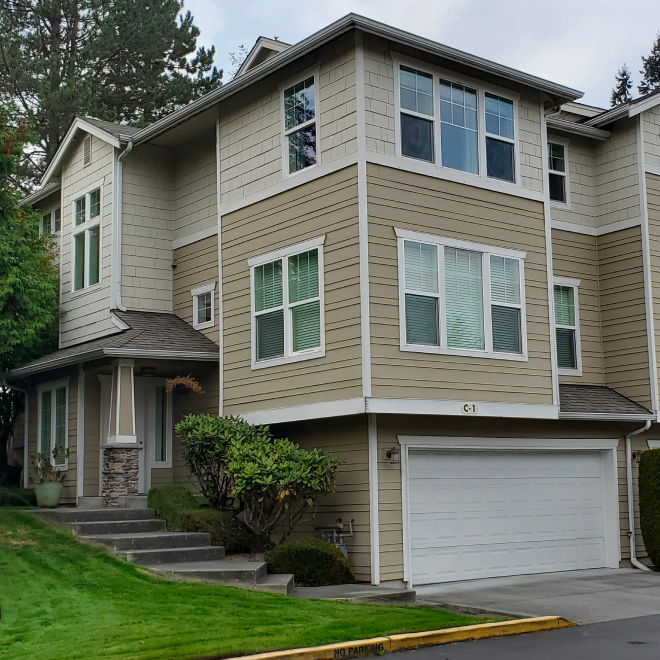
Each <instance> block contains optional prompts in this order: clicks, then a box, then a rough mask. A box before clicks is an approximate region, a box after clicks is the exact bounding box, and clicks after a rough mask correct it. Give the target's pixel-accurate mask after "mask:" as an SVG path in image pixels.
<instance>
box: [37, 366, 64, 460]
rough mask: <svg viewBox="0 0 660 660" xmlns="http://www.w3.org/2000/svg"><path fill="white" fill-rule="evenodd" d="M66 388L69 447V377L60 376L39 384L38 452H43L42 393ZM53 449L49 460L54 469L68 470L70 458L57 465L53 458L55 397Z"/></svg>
mask: <svg viewBox="0 0 660 660" xmlns="http://www.w3.org/2000/svg"><path fill="white" fill-rule="evenodd" d="M62 387H63V388H65V389H66V411H65V413H64V447H65V449H68V448H69V379H68V378H60V379H59V380H52V381H49V382H47V383H41V384H40V385H38V386H37V453H42V451H41V408H42V402H41V395H42V394H43V393H44V392H49V391H50V392H53V393H54V392H56V391H57V390H58V389H60V388H62ZM51 402H52V404H51V447H52V449H51V451H50V453H49V457H48V458H49V461H50V464H51V466H52V467H53V469H55V470H62V471H64V472H66V471H67V470H68V469H69V459H68V458H66V459H65V461H64V463H63V464H62V465H55V461H54V458H53V449H55V438H54V435H55V419H56V418H55V415H56V406H55V401H54V398H53V399H51Z"/></svg>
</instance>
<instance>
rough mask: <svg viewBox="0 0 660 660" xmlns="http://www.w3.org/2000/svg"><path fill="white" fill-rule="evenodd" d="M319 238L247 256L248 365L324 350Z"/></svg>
mask: <svg viewBox="0 0 660 660" xmlns="http://www.w3.org/2000/svg"><path fill="white" fill-rule="evenodd" d="M322 244H323V239H318V240H315V241H309V242H307V243H305V244H301V245H299V246H294V247H292V248H290V249H287V250H281V251H279V252H277V253H275V254H271V255H266V256H265V257H261V258H257V259H254V260H251V261H250V266H251V275H252V276H251V279H252V365H253V368H258V367H260V366H268V365H270V364H279V363H282V362H292V361H297V360H302V359H308V358H313V357H319V356H320V355H322V354H323V352H324V335H325V332H324V327H323V317H324V312H323V250H322Z"/></svg>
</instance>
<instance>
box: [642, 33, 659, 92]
mask: <svg viewBox="0 0 660 660" xmlns="http://www.w3.org/2000/svg"><path fill="white" fill-rule="evenodd" d="M640 73H641V74H642V82H641V83H640V84H639V87H638V88H637V89H638V90H639V93H640V94H642V95H643V94H649V93H650V92H654V91H656V90H657V89H660V32H659V33H658V34H657V35H656V37H655V42H654V43H653V48H651V53H650V55H649V56H648V57H643V56H642V70H641V71H640Z"/></svg>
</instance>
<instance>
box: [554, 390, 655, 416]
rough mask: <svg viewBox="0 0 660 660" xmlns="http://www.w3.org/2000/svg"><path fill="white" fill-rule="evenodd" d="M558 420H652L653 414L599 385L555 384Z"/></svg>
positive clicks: (621, 395)
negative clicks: (558, 403)
mask: <svg viewBox="0 0 660 660" xmlns="http://www.w3.org/2000/svg"><path fill="white" fill-rule="evenodd" d="M559 401H560V405H559V418H560V419H594V420H597V419H603V420H619V421H626V420H630V421H633V420H640V421H642V420H647V419H651V420H655V415H654V414H653V413H652V412H651V411H650V410H647V409H646V408H644V406H640V405H639V404H638V403H635V402H634V401H632V400H631V399H629V398H628V397H625V396H623V394H619V392H617V391H615V390H613V389H611V388H609V387H603V386H601V385H566V384H560V385H559Z"/></svg>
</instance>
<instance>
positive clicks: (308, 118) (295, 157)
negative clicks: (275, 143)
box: [284, 75, 318, 174]
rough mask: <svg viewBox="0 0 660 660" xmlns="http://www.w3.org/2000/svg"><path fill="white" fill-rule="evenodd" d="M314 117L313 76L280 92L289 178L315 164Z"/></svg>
mask: <svg viewBox="0 0 660 660" xmlns="http://www.w3.org/2000/svg"><path fill="white" fill-rule="evenodd" d="M317 114H318V113H317V107H316V80H315V76H314V75H311V76H309V77H307V78H305V79H304V80H301V81H299V82H297V83H296V84H294V85H291V86H290V87H287V88H286V89H285V90H284V143H285V158H286V162H287V168H288V170H287V171H288V173H289V174H294V173H296V172H300V171H301V170H304V169H306V168H307V167H311V166H312V165H316V163H317V148H316V147H317V144H316V142H317V140H316V137H317Z"/></svg>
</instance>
